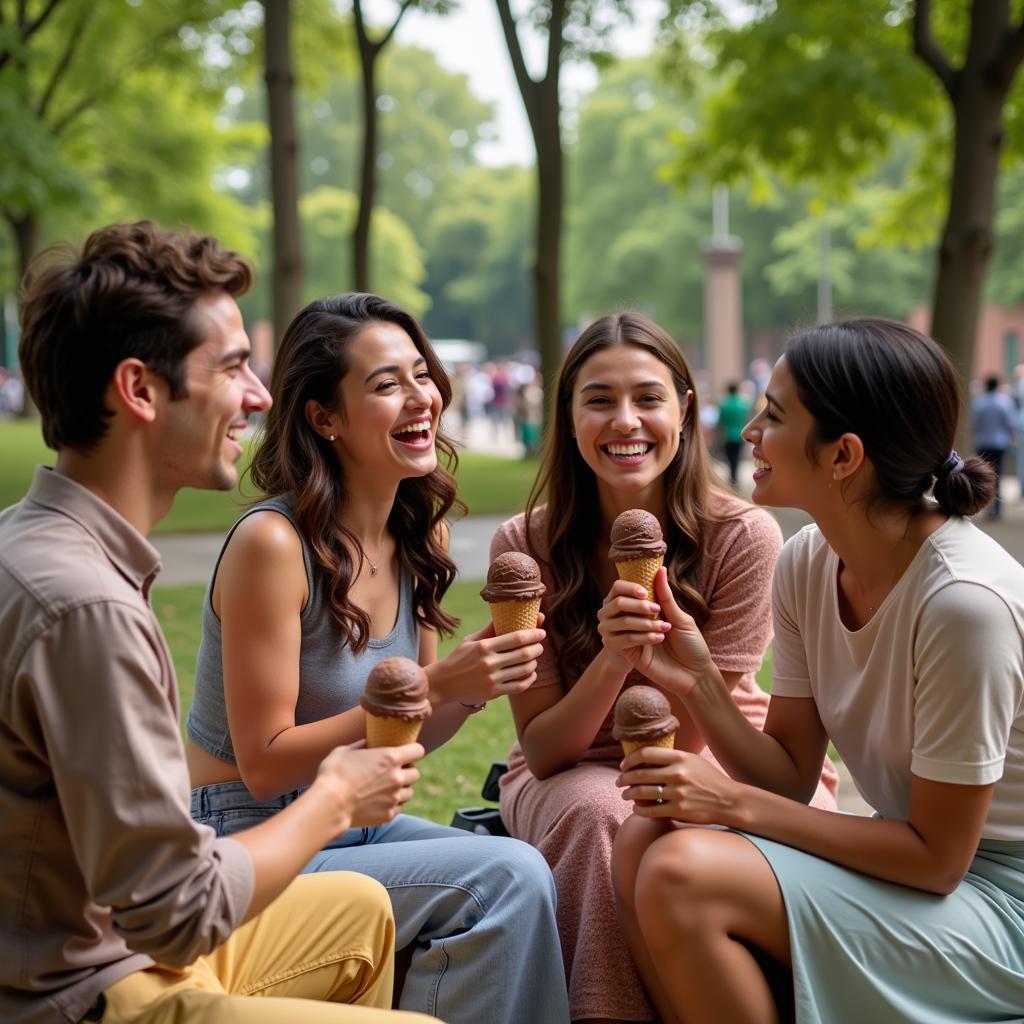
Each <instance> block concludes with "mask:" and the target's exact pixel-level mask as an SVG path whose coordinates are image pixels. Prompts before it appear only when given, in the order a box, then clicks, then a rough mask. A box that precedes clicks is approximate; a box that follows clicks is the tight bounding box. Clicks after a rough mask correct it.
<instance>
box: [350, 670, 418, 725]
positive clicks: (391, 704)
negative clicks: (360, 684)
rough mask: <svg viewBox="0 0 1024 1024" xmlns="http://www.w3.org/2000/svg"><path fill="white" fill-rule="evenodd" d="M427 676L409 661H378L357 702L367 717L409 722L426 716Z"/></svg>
mask: <svg viewBox="0 0 1024 1024" xmlns="http://www.w3.org/2000/svg"><path fill="white" fill-rule="evenodd" d="M428 690H429V687H428V684H427V675H426V673H425V672H424V671H423V669H422V668H420V666H419V665H417V664H416V662H415V661H413V660H412V659H411V658H385V659H384V660H383V661H378V662H377V664H376V665H374V666H373V668H372V669H371V670H370V674H369V676H368V677H367V679H366V689H365V691H364V692H363V696H362V697H361V698H360V701H359V703H360V704H361V705H362V706H363V708H364V710H366V711H367V712H368V713H369V714H371V715H377V716H378V717H380V718H400V719H402V721H404V722H413V721H418V720H420V719H423V718H426V717H427V716H428V715H429V714H430V710H431V709H430V701H429V700H428V699H427V693H428Z"/></svg>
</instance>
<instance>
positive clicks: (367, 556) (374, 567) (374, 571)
mask: <svg viewBox="0 0 1024 1024" xmlns="http://www.w3.org/2000/svg"><path fill="white" fill-rule="evenodd" d="M383 543H384V539H383V538H381V540H380V541H379V542H378V543H377V551H378V555H377V557H378V558H380V554H379V552H380V548H381V544H383ZM359 550H360V551H361V552H362V553H363V558H365V559H366V560H367V561H368V562H369V563H370V575H371V576H376V575H377V563H376V562H375V561H374V560H373V559H372V558H371V557H370V554H369V552H368V551H367V550H366V548H365V547H363V545H362V544H360V545H359Z"/></svg>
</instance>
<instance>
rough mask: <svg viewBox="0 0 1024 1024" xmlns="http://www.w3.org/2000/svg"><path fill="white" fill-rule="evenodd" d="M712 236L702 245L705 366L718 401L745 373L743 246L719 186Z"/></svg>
mask: <svg viewBox="0 0 1024 1024" xmlns="http://www.w3.org/2000/svg"><path fill="white" fill-rule="evenodd" d="M713 211H714V213H713V226H712V233H711V237H710V238H709V239H707V241H705V242H704V244H703V245H702V246H701V255H702V256H703V257H704V265H705V268H706V269H705V275H704V366H705V369H706V370H707V371H708V374H709V376H710V379H711V393H710V394H709V395H708V396H706V397H707V398H708V399H709V400H710V401H712V402H718V401H719V400H720V399H721V397H722V394H723V392H724V391H725V386H726V385H727V384H728V383H729V382H730V381H741V380H743V377H744V371H743V297H742V293H741V289H740V258H741V257H742V255H743V244H742V242H741V241H740V240H739V238H737V237H736V236H735V235H730V234H729V191H728V189H727V188H726V187H725V186H724V185H716V186H715V191H714V204H713Z"/></svg>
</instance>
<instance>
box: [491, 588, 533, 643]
mask: <svg viewBox="0 0 1024 1024" xmlns="http://www.w3.org/2000/svg"><path fill="white" fill-rule="evenodd" d="M490 609H491V621H492V622H493V623H494V635H495V636H501V635H502V634H504V633H514V632H515V631H516V630H517V629H536V628H537V613H538V612H539V611H540V598H539V597H531V598H529V599H528V600H526V601H495V602H494V603H493V604H491V605H490Z"/></svg>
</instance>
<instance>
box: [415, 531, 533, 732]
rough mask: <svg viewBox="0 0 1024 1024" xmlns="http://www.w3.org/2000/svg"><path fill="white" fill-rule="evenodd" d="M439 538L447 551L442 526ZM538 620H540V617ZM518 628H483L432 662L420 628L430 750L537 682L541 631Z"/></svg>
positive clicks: (427, 636)
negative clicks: (481, 711) (500, 631)
mask: <svg viewBox="0 0 1024 1024" xmlns="http://www.w3.org/2000/svg"><path fill="white" fill-rule="evenodd" d="M440 532H441V536H440V540H441V543H442V544H443V545H444V548H445V550H447V549H448V541H449V536H450V535H449V531H448V527H447V524H444V523H442V524H441V527H440ZM541 621H543V616H541ZM539 625H540V623H538V628H537V629H521V630H518V631H516V632H514V633H507V634H505V635H504V636H499V637H496V636H495V635H494V627H493V626H491V625H487V626H485V627H484V628H483V629H479V630H477V631H476V632H475V633H470V634H469V635H468V636H466V637H464V638H463V639H462V641H461V643H459V645H458V646H457V647H456V648H455V650H453V651H450V652H449V653H448V654H447V655H445V657H443V658H441V659H440V660H438V658H437V634H436V633H435V632H434V631H433V630H432V629H424V630H422V632H421V635H420V657H419V660H420V664H421V665H422V666H423V667H424V669H425V670H426V673H427V680H428V681H429V683H430V701H431V704H432V705H433V707H434V712H433V714H432V715H431V716H430V718H429V719H428V720H427V723H426V725H425V726H424V728H423V737H424V742H425V743H426V744H427V746H428V749H431V750H433V749H434V748H435V747H439V746H441V744H442V743H444V742H446V741H447V740H449V739H450V738H451V737H452V736H454V735H455V733H456V732H458V730H459V729H460V728H461V726H462V723H463V722H465V720H466V718H467V717H468V716H469V715H471V714H472V713H473V712H474V711H475V710H478V708H476V707H474V705H482V704H485V703H486V702H487V701H489V700H496V699H497V698H498V697H509V696H511V695H512V694H516V693H521V692H522V691H523V690H525V689H527V688H528V687H529V686H532V685H533V682H534V680H536V678H537V659H538V658H539V657H540V656H541V654H542V653H543V652H544V648H543V647H542V646H541V641H542V640H543V639H544V636H545V634H544V630H543V629H540V628H539Z"/></svg>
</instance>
